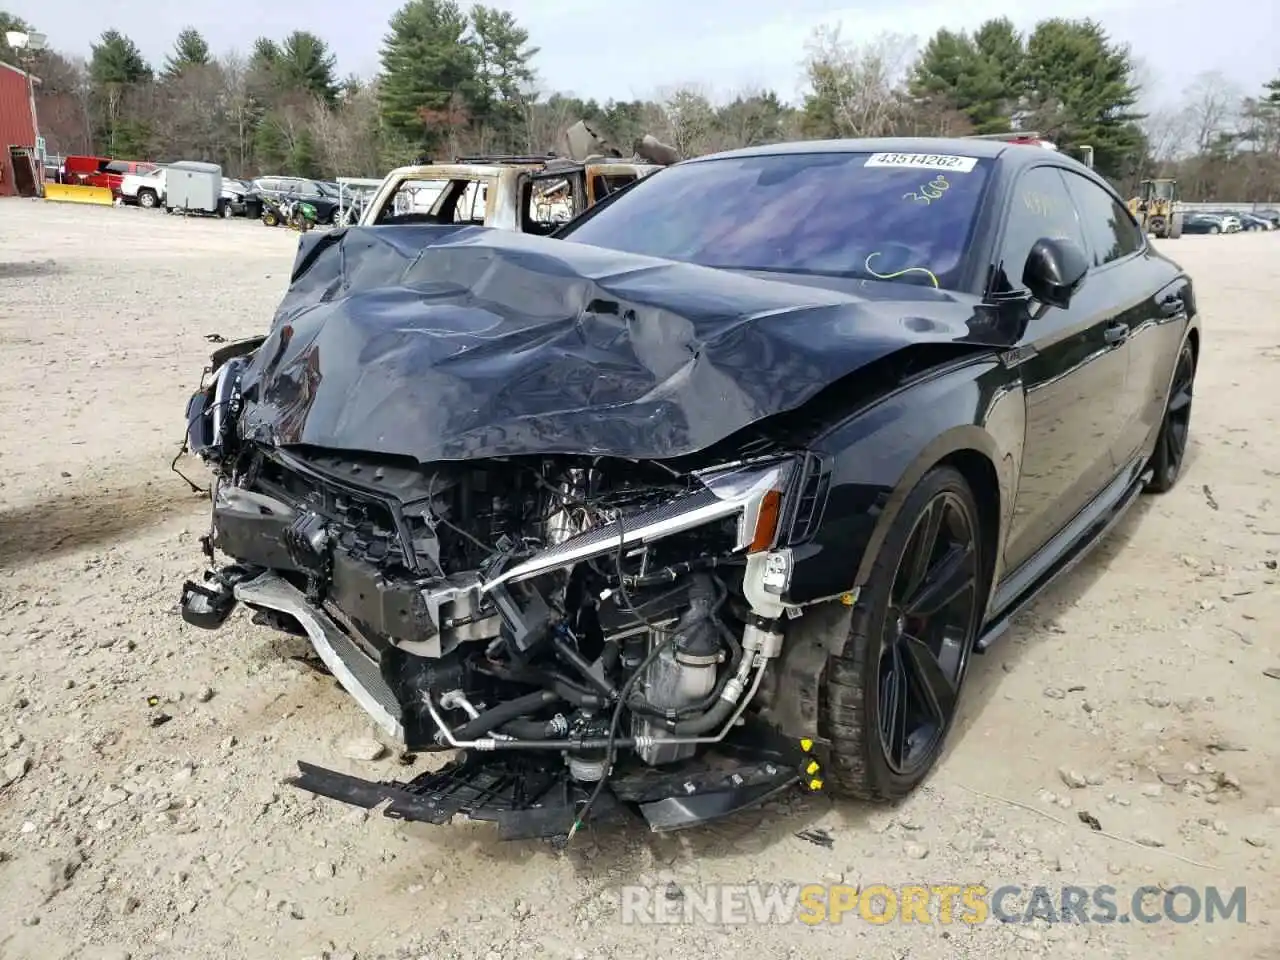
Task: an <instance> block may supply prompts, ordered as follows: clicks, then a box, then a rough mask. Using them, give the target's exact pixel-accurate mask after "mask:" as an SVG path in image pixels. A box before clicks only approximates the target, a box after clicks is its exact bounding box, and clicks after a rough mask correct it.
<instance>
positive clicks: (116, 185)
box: [63, 156, 159, 197]
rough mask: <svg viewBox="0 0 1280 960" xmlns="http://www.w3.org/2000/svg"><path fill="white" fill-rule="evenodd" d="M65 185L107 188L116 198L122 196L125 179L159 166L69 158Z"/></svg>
mask: <svg viewBox="0 0 1280 960" xmlns="http://www.w3.org/2000/svg"><path fill="white" fill-rule="evenodd" d="M63 166H64V168H65V173H64V174H63V183H73V184H82V185H84V186H86V187H106V188H107V189H108V190H110V191H111V193H112V195H113V196H115V197H119V196H120V187H121V185H122V184H123V183H124V178H125V177H127V176H129V175H130V174H138V173H150V172H151V171H153V170H156V169H158V167H159V164H155V163H150V162H148V161H145V160H112V159H109V158H107V157H88V156H78V157H67V159H66V161H65V162H64V164H63Z"/></svg>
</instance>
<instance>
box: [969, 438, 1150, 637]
mask: <svg viewBox="0 0 1280 960" xmlns="http://www.w3.org/2000/svg"><path fill="white" fill-rule="evenodd" d="M1150 478H1151V471H1150V470H1148V469H1146V468H1145V461H1135V463H1134V464H1132V465H1131V466H1129V467H1127V468H1126V469H1125V470H1124V471H1122V472H1121V473H1120V475H1119V476H1117V477H1116V478H1115V479H1114V480H1112V481H1111V483H1110V484H1109V485H1108V486H1107V487H1106V488H1105V489H1104V490H1103V491H1102V492H1101V493H1100V494H1098V496H1097V497H1095V498H1094V499H1093V501H1092V502H1091V503H1090V504H1089V505H1088V506H1086V507H1085V508H1084V509H1083V510H1081V511H1080V512H1079V513H1078V514H1076V516H1075V519H1073V520H1072V521H1071V523H1069V524H1067V526H1066V527H1064V528H1063V529H1062V530H1061V531H1060V532H1059V533H1058V534H1057V536H1055V537H1054V538H1053V539H1051V540H1050V541H1049V542H1048V543H1046V544H1045V545H1044V546H1043V547H1041V548H1040V551H1039V552H1038V553H1036V555H1035V556H1033V557H1032V558H1031V559H1030V560H1028V561H1027V562H1026V563H1024V564H1023V565H1022V566H1021V567H1019V568H1018V569H1017V570H1015V571H1014V572H1013V574H1012V575H1011V576H1010V577H1008V578H1007V579H1006V580H1005V581H1004V583H1002V584H1001V585H1000V587H999V588H998V589H997V590H996V596H995V603H994V604H993V607H994V609H996V610H998V611H999V613H998V614H997V615H996V616H995V617H994V618H993V619H992V620H991V621H990V622H989V623H988V624H987V626H986V627H985V628H984V629H983V631H982V634H981V636H979V637H978V641H977V643H976V644H975V647H974V649H975V650H977V651H978V652H979V653H981V652H984V651H985V650H986V649H987V648H988V647H990V646H991V644H992V643H994V642H995V641H996V640H997V639H999V638H1000V636H1001V635H1002V634H1004V632H1005V631H1006V630H1008V629H1009V623H1010V621H1012V619H1013V618H1014V617H1015V616H1016V615H1017V614H1018V613H1020V612H1021V611H1023V610H1024V609H1026V607H1027V606H1028V605H1029V604H1030V603H1031V602H1032V601H1033V600H1035V599H1036V598H1037V597H1038V596H1040V594H1041V593H1043V592H1044V591H1045V590H1046V589H1047V588H1048V587H1049V585H1050V584H1052V583H1054V582H1055V581H1056V580H1057V579H1058V578H1059V577H1061V576H1062V575H1063V574H1065V573H1067V572H1068V571H1070V570H1071V569H1073V568H1074V567H1075V565H1076V564H1077V563H1079V562H1080V561H1081V560H1083V559H1084V558H1085V556H1087V555H1088V553H1089V552H1090V551H1091V550H1092V549H1093V548H1094V547H1095V546H1097V545H1098V543H1100V542H1101V541H1102V540H1103V538H1105V537H1106V535H1107V534H1108V533H1110V532H1111V530H1112V528H1113V527H1115V525H1116V524H1117V523H1119V522H1120V520H1121V518H1123V517H1124V515H1125V514H1126V513H1127V512H1128V510H1129V508H1130V507H1131V506H1133V504H1134V503H1135V502H1136V501H1137V499H1138V497H1139V496H1140V495H1141V493H1142V488H1143V487H1144V486H1145V485H1146V483H1147V481H1148V480H1149V479H1150Z"/></svg>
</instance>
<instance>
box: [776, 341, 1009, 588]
mask: <svg viewBox="0 0 1280 960" xmlns="http://www.w3.org/2000/svg"><path fill="white" fill-rule="evenodd" d="M1025 422H1026V411H1025V405H1024V401H1023V396H1022V390H1021V387H1020V385H1019V383H1018V381H1017V378H1016V374H1015V373H1013V372H1012V371H1010V370H1009V369H1008V368H1006V367H1005V366H1004V365H1003V364H1002V363H1001V362H1000V361H999V359H998V358H996V357H994V356H992V355H990V354H985V355H983V356H981V357H977V358H973V359H966V360H961V361H958V362H957V363H954V364H950V365H947V366H945V367H943V368H941V369H940V370H936V371H934V372H933V373H931V374H929V375H926V376H925V377H923V378H921V379H919V380H916V381H914V382H912V383H909V384H906V385H904V386H902V387H900V388H898V389H897V390H895V391H894V392H893V393H891V394H889V395H887V396H885V397H883V398H882V399H880V400H878V401H876V402H874V403H873V404H871V405H870V406H867V407H864V408H863V409H861V410H860V411H859V412H858V413H856V414H854V415H852V416H850V417H848V418H847V419H845V420H843V421H842V422H840V423H838V424H837V425H835V426H834V427H832V428H831V429H830V430H828V431H827V432H826V433H825V435H823V436H822V437H820V438H819V439H817V440H816V441H815V442H814V443H813V445H812V446H813V448H814V450H815V452H818V453H820V454H822V456H823V457H824V458H825V459H826V461H827V462H828V463H829V464H830V467H829V469H830V478H829V484H828V486H829V494H828V496H827V502H826V506H825V511H824V514H823V517H822V522H821V524H819V525H818V527H817V530H816V532H815V533H814V535H813V537H812V539H811V540H810V541H808V542H807V543H805V544H803V545H801V546H799V547H797V548H796V551H795V556H796V562H795V568H794V572H793V574H792V578H791V586H790V590H789V592H788V595H787V599H788V601H789V602H791V603H795V604H804V603H813V602H815V601H818V600H822V599H826V598H832V597H836V596H839V595H841V594H844V593H846V592H848V591H850V590H852V589H854V588H857V587H860V586H861V585H862V584H863V583H864V582H865V581H866V579H867V577H868V575H869V572H870V568H871V565H872V563H873V562H874V560H875V557H876V554H877V553H878V551H879V549H880V546H881V544H882V543H883V542H884V538H885V535H886V533H887V532H888V529H889V527H890V525H891V524H892V523H893V520H894V518H895V517H896V516H897V515H898V512H899V510H900V509H901V507H902V503H903V501H904V500H905V499H906V497H907V494H908V493H910V491H911V489H912V488H913V487H914V486H915V485H916V484H917V483H918V482H919V481H920V479H921V478H922V477H923V476H924V475H925V474H926V473H927V472H928V471H929V470H930V469H932V468H933V467H934V466H935V465H937V464H938V463H940V462H942V461H944V460H948V459H951V458H956V457H957V455H960V459H961V460H965V459H971V458H972V455H974V454H976V455H977V456H978V457H980V458H981V459H982V460H983V461H985V462H986V464H987V465H989V468H990V469H989V477H982V476H979V477H970V480H971V482H975V483H976V484H977V485H979V489H976V490H975V493H976V494H977V495H978V498H979V500H980V501H983V500H984V499H985V500H986V502H989V503H992V504H994V505H995V511H994V513H995V516H996V517H997V518H998V520H997V524H998V529H997V530H995V531H994V539H995V543H996V544H997V545H998V544H1001V543H1003V541H1004V532H1005V530H1007V529H1008V526H1009V521H1010V519H1011V511H1012V509H1013V503H1014V492H1015V491H1016V490H1017V485H1018V472H1019V467H1020V464H1021V462H1022V444H1023V438H1024V432H1025ZM971 462H972V461H971ZM977 462H978V463H980V462H981V461H977ZM984 470H985V468H984ZM988 479H989V480H990V482H987V480H988ZM988 533H989V534H991V533H992V531H988ZM999 553H1000V551H999V549H998V547H997V549H996V556H997V569H996V570H995V571H994V574H995V577H996V578H997V579H998V577H999V575H1000V570H999V564H998V559H999Z"/></svg>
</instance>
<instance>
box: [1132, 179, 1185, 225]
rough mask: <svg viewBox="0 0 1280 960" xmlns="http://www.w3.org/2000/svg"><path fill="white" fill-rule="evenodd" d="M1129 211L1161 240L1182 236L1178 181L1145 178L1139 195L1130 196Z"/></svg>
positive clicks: (1139, 185)
mask: <svg viewBox="0 0 1280 960" xmlns="http://www.w3.org/2000/svg"><path fill="white" fill-rule="evenodd" d="M1128 207H1129V212H1130V213H1132V214H1133V216H1134V218H1135V219H1136V220H1137V221H1138V223H1139V224H1141V225H1142V229H1143V230H1145V231H1146V232H1147V233H1152V234H1155V236H1156V237H1158V238H1159V239H1161V240H1165V239H1168V240H1176V239H1178V238H1179V237H1180V236H1182V211H1181V210H1179V209H1178V181H1177V180H1171V179H1163V180H1143V181H1142V182H1141V183H1140V184H1138V194H1137V196H1134V197H1130V198H1129V202H1128Z"/></svg>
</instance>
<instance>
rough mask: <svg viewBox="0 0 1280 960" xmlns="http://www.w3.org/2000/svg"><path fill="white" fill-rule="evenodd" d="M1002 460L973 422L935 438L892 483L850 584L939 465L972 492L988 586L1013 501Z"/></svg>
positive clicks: (866, 570) (857, 581) (860, 579)
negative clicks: (914, 492)
mask: <svg viewBox="0 0 1280 960" xmlns="http://www.w3.org/2000/svg"><path fill="white" fill-rule="evenodd" d="M1007 460H1008V456H1007V455H1006V454H1002V453H1001V452H1000V450H999V446H998V445H997V443H996V441H995V439H994V438H993V437H992V436H991V434H989V433H988V432H987V431H986V430H985V429H983V428H982V427H980V426H977V425H974V424H969V425H965V426H957V427H954V428H952V429H951V430H948V431H947V432H946V433H944V434H942V435H941V436H938V437H936V438H935V439H934V440H933V441H932V442H931V443H929V444H928V445H927V446H926V447H925V448H924V449H923V450H922V451H921V452H920V454H919V455H918V456H917V457H916V458H915V460H914V461H913V462H912V463H911V464H910V466H909V467H908V468H907V469H906V471H904V472H903V474H902V475H901V476H900V477H899V478H898V482H897V483H895V484H894V487H893V492H892V493H891V494H890V495H889V498H888V500H887V501H886V502H885V505H884V508H883V510H882V511H881V513H880V516H879V518H878V519H877V521H876V525H875V527H874V529H873V530H872V533H871V536H870V537H869V538H868V539H867V543H866V548H865V549H864V550H863V552H862V557H861V559H860V561H859V563H858V570H857V573H856V575H855V577H854V582H853V586H854V588H855V589H856V588H860V587H861V586H862V585H863V584H865V583H866V581H867V578H868V576H869V575H870V572H871V567H872V565H873V564H874V563H875V559H876V556H877V554H878V553H879V551H880V548H881V547H882V546H883V544H884V540H885V537H886V535H887V534H888V532H889V528H890V527H891V526H892V525H893V523H894V521H895V520H896V519H897V517H898V514H899V513H900V512H901V511H902V505H903V503H904V501H905V500H906V498H907V496H908V495H909V494H910V493H911V491H912V490H913V489H914V488H915V486H916V485H917V484H918V483H919V482H920V481H921V480H922V479H923V478H924V477H925V476H926V475H927V474H928V473H929V472H930V471H931V470H934V469H937V468H938V467H952V468H954V469H955V470H957V471H958V472H959V473H960V475H961V476H963V477H964V479H965V482H966V483H968V485H969V489H970V490H971V491H972V493H973V497H974V501H975V502H976V504H977V507H978V513H979V521H980V523H981V525H982V529H981V531H980V536H981V538H982V546H983V576H984V578H985V580H986V584H987V585H989V584H990V583H991V580H992V578H993V577H994V576H995V574H996V570H995V565H996V563H995V561H996V557H997V555H998V554H999V545H1000V543H1001V542H1002V541H1003V531H1004V529H1005V525H1006V520H1007V516H1008V512H1009V510H1010V509H1011V506H1012V500H1013V489H1014V488H1012V487H1011V486H1010V483H1009V481H1008V480H1007V479H1005V480H1002V477H1001V469H1000V467H998V466H997V464H1006V461H1007ZM1007 469H1008V467H1007V465H1006V471H1007ZM1015 482H1016V481H1015Z"/></svg>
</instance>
